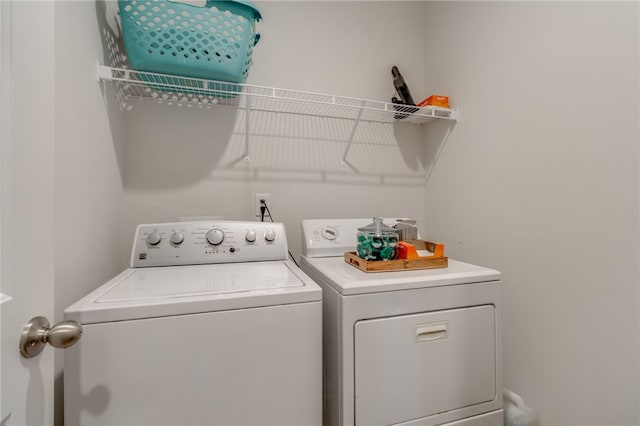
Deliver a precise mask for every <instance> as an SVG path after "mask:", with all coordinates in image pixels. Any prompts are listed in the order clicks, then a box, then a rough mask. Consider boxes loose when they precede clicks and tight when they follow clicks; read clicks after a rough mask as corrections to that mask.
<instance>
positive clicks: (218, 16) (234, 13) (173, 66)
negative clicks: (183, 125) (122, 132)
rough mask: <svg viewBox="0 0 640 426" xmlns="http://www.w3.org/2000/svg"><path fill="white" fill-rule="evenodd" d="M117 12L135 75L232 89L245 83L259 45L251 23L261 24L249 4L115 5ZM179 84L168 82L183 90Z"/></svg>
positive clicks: (126, 0)
mask: <svg viewBox="0 0 640 426" xmlns="http://www.w3.org/2000/svg"><path fill="white" fill-rule="evenodd" d="M195 3H199V4H202V5H196V4H195ZM118 8H119V12H120V20H121V25H122V33H123V37H124V45H125V49H126V51H127V56H128V57H129V62H130V64H131V67H132V68H133V69H134V70H138V71H146V72H154V73H163V74H173V75H179V76H184V77H193V78H201V79H207V80H218V81H223V82H231V83H244V82H245V81H246V80H247V76H248V75H249V68H250V67H251V63H252V60H251V55H252V52H253V48H254V46H255V45H256V43H257V42H258V40H259V39H260V34H258V33H256V22H257V21H259V20H261V19H262V16H261V15H260V11H259V10H258V8H257V7H256V6H254V5H253V4H252V3H251V2H249V1H241V0H237V1H213V0H207V1H206V2H204V1H200V2H196V1H177V0H173V1H172V0H118ZM173 80H175V81H173ZM180 80H181V79H172V84H182V82H181V81H180ZM190 84H191V85H192V84H193V83H190Z"/></svg>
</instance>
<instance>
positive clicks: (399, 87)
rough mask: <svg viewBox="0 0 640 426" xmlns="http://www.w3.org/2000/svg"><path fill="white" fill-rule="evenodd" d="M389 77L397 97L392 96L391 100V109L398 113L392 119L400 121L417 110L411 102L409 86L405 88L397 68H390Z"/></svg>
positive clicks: (405, 85) (405, 84)
mask: <svg viewBox="0 0 640 426" xmlns="http://www.w3.org/2000/svg"><path fill="white" fill-rule="evenodd" d="M391 75H392V76H393V87H394V88H395V89H396V93H397V94H398V97H395V96H394V97H392V98H391V102H392V103H393V109H394V110H395V111H397V112H398V113H397V114H395V115H394V118H395V119H396V120H401V119H403V118H406V117H408V116H409V115H410V114H412V113H414V112H416V111H417V110H418V108H416V106H415V105H416V104H415V103H414V102H413V97H412V96H411V92H410V91H409V86H407V83H406V82H405V81H404V78H403V77H402V74H400V70H398V67H397V66H395V65H394V66H393V67H391Z"/></svg>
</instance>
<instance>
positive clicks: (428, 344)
mask: <svg viewBox="0 0 640 426" xmlns="http://www.w3.org/2000/svg"><path fill="white" fill-rule="evenodd" d="M370 222H371V218H364V219H334V220H332V219H323V220H305V221H303V222H302V234H303V243H302V245H303V248H302V254H303V257H302V259H301V263H300V267H301V268H302V270H303V271H305V272H306V273H307V274H308V275H309V276H310V277H311V278H313V279H314V280H315V281H316V282H317V283H318V284H319V285H320V287H322V290H323V305H324V308H323V330H324V331H323V348H324V357H323V368H324V374H323V375H324V406H323V411H324V421H323V423H324V424H326V425H331V426H338V425H341V426H344V425H367V426H373V425H412V426H415V425H422V426H426V425H441V424H447V425H465V426H471V425H474V426H475V425H483V426H486V425H502V423H503V411H502V365H501V336H500V334H501V333H500V329H501V319H500V318H501V281H500V280H501V274H500V273H499V272H498V271H495V270H492V269H488V268H483V267H480V266H475V265H470V264H467V263H462V262H458V261H455V260H452V259H449V266H448V267H447V268H444V269H429V270H419V271H397V272H395V271H394V272H375V273H366V272H363V271H361V270H360V269H358V268H356V267H354V266H352V265H349V264H347V263H346V262H345V261H344V252H345V251H355V245H356V233H357V228H358V227H362V226H365V225H367V224H369V223H370ZM385 223H386V224H387V225H390V226H392V225H394V221H392V220H385Z"/></svg>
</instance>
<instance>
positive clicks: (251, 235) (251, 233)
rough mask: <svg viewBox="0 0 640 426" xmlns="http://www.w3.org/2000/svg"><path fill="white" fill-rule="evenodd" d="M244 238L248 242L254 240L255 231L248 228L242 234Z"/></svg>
mask: <svg viewBox="0 0 640 426" xmlns="http://www.w3.org/2000/svg"><path fill="white" fill-rule="evenodd" d="M244 238H245V239H246V240H247V241H248V242H250V243H253V242H255V241H256V231H254V230H253V229H250V230H249V231H247V234H246V235H245V236H244Z"/></svg>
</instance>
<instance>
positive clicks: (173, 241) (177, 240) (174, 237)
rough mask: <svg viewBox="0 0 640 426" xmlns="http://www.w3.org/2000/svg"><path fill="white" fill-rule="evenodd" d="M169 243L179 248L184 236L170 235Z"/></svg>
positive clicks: (176, 233)
mask: <svg viewBox="0 0 640 426" xmlns="http://www.w3.org/2000/svg"><path fill="white" fill-rule="evenodd" d="M169 241H170V242H171V244H173V245H174V246H179V245H180V244H182V243H183V241H184V234H183V233H182V232H174V233H173V234H171V237H170V238H169Z"/></svg>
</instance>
